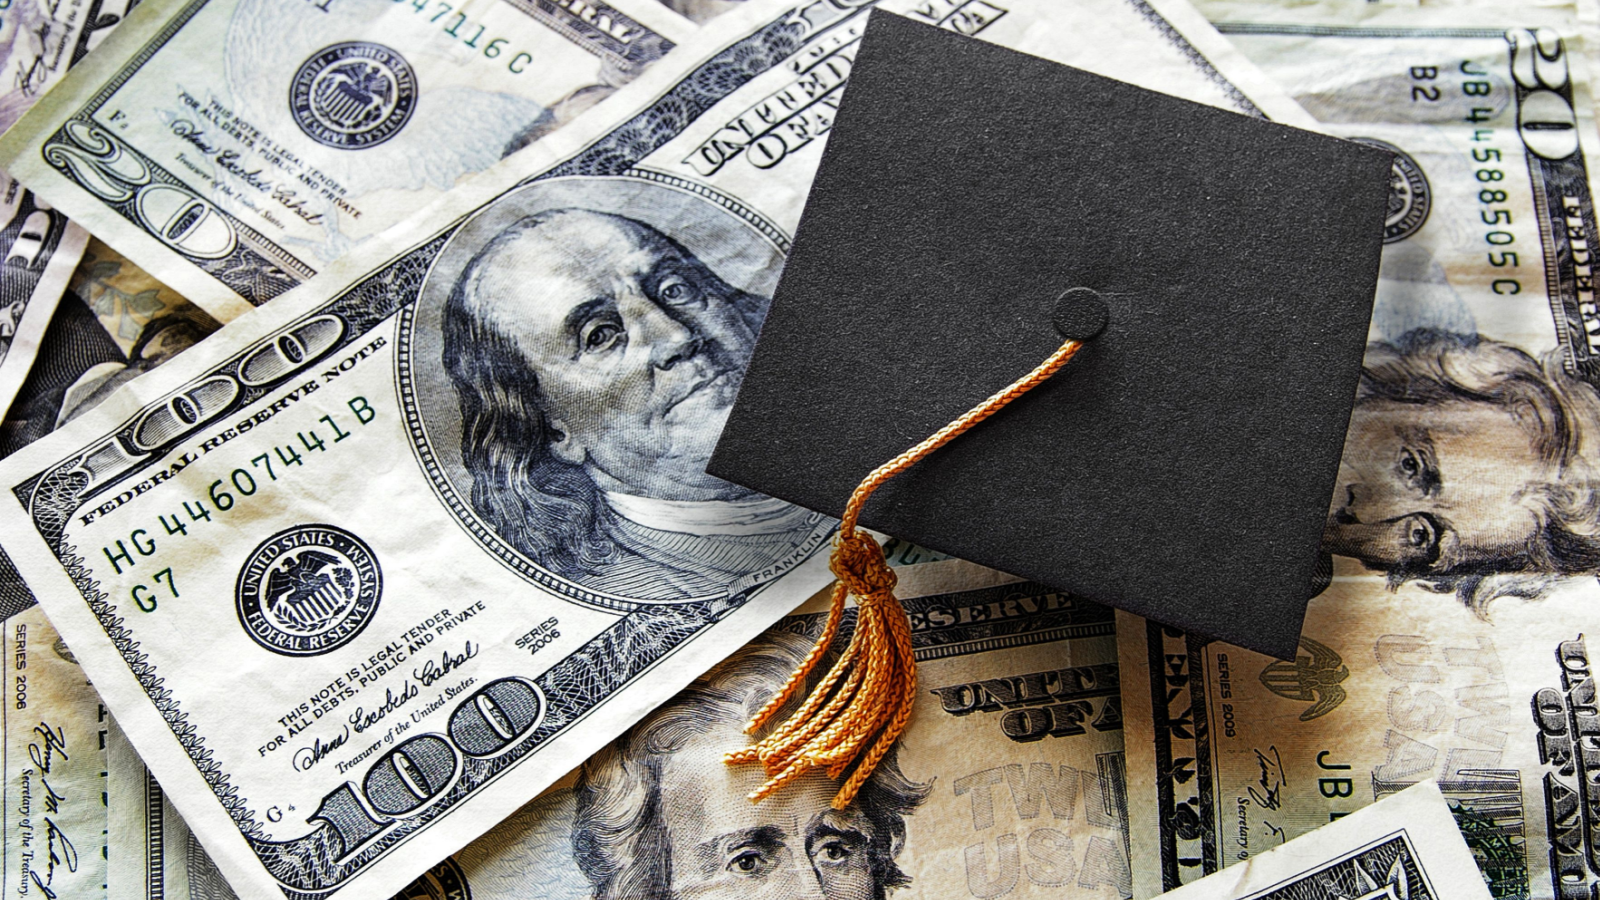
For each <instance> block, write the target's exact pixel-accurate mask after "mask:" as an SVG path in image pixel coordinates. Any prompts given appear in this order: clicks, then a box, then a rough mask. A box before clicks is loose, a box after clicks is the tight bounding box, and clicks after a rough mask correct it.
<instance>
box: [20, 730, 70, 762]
mask: <svg viewBox="0 0 1600 900" xmlns="http://www.w3.org/2000/svg"><path fill="white" fill-rule="evenodd" d="M33 733H34V734H37V735H38V736H39V737H40V739H41V740H40V742H37V743H30V744H29V745H28V758H29V759H31V760H33V764H34V765H35V766H38V767H39V771H41V772H44V773H46V774H48V773H49V772H50V766H51V764H52V763H53V762H54V761H55V757H56V755H57V754H60V756H61V758H62V759H71V758H72V757H70V756H68V755H67V735H66V733H65V732H64V731H62V730H61V729H60V728H52V727H50V723H49V722H45V721H43V720H40V722H39V724H38V725H35V726H34V727H33Z"/></svg>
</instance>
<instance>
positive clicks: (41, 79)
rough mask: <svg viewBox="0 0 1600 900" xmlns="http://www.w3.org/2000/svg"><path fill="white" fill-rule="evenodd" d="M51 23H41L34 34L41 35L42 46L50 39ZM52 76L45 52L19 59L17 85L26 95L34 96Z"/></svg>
mask: <svg viewBox="0 0 1600 900" xmlns="http://www.w3.org/2000/svg"><path fill="white" fill-rule="evenodd" d="M50 25H51V23H49V22H45V23H44V24H42V25H40V26H39V28H38V30H36V31H35V32H34V34H36V35H38V37H39V44H40V45H41V46H42V45H44V44H45V42H46V41H48V40H49V39H50ZM49 77H50V67H49V66H48V65H46V64H45V61H44V54H43V53H35V54H34V55H33V58H32V59H30V60H26V61H24V60H20V59H19V60H17V78H16V81H15V85H16V88H17V90H19V91H21V92H22V95H23V96H24V97H32V96H34V95H35V94H37V93H38V92H39V90H40V89H41V88H43V87H44V83H45V80H46V79H48V78H49Z"/></svg>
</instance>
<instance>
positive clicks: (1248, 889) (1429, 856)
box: [1171, 783, 1489, 900]
mask: <svg viewBox="0 0 1600 900" xmlns="http://www.w3.org/2000/svg"><path fill="white" fill-rule="evenodd" d="M1171 896H1172V898H1173V900H1291V898H1292V900H1310V898H1326V900H1334V898H1346V897H1392V898H1398V897H1407V898H1412V900H1428V898H1435V897H1452V898H1456V897H1459V898H1462V900H1487V898H1488V897H1489V892H1488V891H1487V890H1486V889H1485V888H1484V885H1483V882H1482V881H1481V880H1480V879H1479V878H1478V877H1477V875H1476V874H1475V872H1474V866H1473V864H1472V853H1471V851H1469V850H1468V849H1467V845H1466V843H1464V842H1463V841H1462V840H1461V834H1460V832H1459V831H1457V830H1456V825H1455V822H1454V820H1453V819H1451V817H1450V807H1449V806H1448V805H1447V804H1446V803H1445V799H1444V797H1443V796H1442V795H1441V794H1440V793H1439V790H1438V788H1436V787H1434V786H1433V785H1432V784H1431V783H1424V784H1419V785H1416V786H1414V787H1411V788H1407V789H1406V790H1404V791H1402V792H1400V793H1398V794H1395V795H1394V796H1393V797H1390V798H1388V799H1386V800H1382V801H1380V802H1378V803H1375V804H1373V805H1372V806H1369V807H1367V808H1366V809H1363V810H1361V811H1359V812H1356V813H1352V814H1351V815H1350V816H1348V817H1346V818H1343V819H1340V820H1339V821H1337V822H1333V823H1330V824H1328V825H1324V826H1323V827H1322V828H1320V829H1318V830H1317V831H1315V832H1313V833H1311V834H1308V835H1306V836H1305V837H1302V838H1300V839H1298V840H1295V841H1291V842H1289V843H1288V844H1285V845H1283V846H1281V847H1277V848H1275V849H1272V850H1269V851H1267V852H1266V853H1263V854H1262V855H1260V856H1257V857H1255V858H1253V859H1252V860H1251V862H1250V865H1248V866H1236V867H1234V868H1230V869H1224V870H1223V871H1221V872H1219V873H1217V874H1215V875H1212V876H1210V877H1208V878H1205V879H1203V880H1201V881H1198V882H1195V883H1194V884H1189V885H1185V886H1184V887H1181V888H1179V889H1177V890H1176V891H1173V892H1172V894H1171Z"/></svg>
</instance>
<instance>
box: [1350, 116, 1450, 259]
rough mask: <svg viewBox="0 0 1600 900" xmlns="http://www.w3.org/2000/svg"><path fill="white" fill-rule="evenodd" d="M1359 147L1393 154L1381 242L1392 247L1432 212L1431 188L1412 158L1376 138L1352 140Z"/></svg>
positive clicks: (1407, 235) (1406, 236)
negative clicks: (1362, 146) (1374, 148)
mask: <svg viewBox="0 0 1600 900" xmlns="http://www.w3.org/2000/svg"><path fill="white" fill-rule="evenodd" d="M1351 140H1353V141H1355V142H1356V143H1358V144H1366V145H1367V146H1369V147H1377V148H1379V149H1381V150H1387V151H1389V152H1390V153H1393V154H1394V168H1392V169H1391V170H1390V171H1389V209H1388V212H1386V213H1385V214H1384V217H1383V242H1384V243H1385V244H1393V243H1395V242H1396V241H1403V240H1405V239H1406V238H1408V237H1411V236H1412V235H1413V234H1416V233H1417V231H1418V229H1420V228H1422V226H1423V223H1425V222H1427V221H1428V212H1429V211H1430V210H1431V209H1432V208H1433V188H1431V187H1429V185H1428V177H1427V176H1426V175H1424V174H1422V167H1421V166H1419V165H1417V161H1416V160H1415V159H1412V158H1411V154H1409V153H1407V152H1405V151H1404V150H1401V149H1400V148H1399V147H1396V146H1395V145H1393V144H1391V143H1389V142H1387V141H1380V140H1378V139H1377V138H1351Z"/></svg>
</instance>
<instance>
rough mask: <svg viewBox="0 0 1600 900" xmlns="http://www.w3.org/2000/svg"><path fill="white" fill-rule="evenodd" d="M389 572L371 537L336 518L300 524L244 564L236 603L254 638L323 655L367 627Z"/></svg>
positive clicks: (274, 647)
mask: <svg viewBox="0 0 1600 900" xmlns="http://www.w3.org/2000/svg"><path fill="white" fill-rule="evenodd" d="M382 592H383V572H382V571H381V570H380V569H379V568H378V559H377V557H375V556H373V555H372V548H371V547H368V546H367V544H366V542H365V541H363V540H361V539H360V538H358V537H356V536H355V535H353V534H351V533H350V532H348V531H345V530H344V529H343V528H335V527H334V526H332V525H296V526H295V527H293V528H286V529H284V530H283V531H280V532H278V533H277V534H275V535H273V536H272V537H270V538H267V539H266V540H265V541H263V542H262V543H261V545H260V546H259V547H257V548H256V549H255V550H254V551H253V552H252V553H251V554H250V557H249V558H248V559H246V560H245V564H244V568H243V569H241V570H240V571H239V584H238V587H237V588H236V589H235V608H236V609H237V611H238V613H239V624H241V625H243V626H244V630H245V631H246V632H247V633H248V634H249V635H250V637H251V638H253V639H254V640H255V642H256V643H258V644H260V645H261V646H263V647H265V648H267V649H268V650H271V651H272V652H273V653H280V654H283V655H284V656H318V655H321V654H323V653H327V652H329V651H331V650H334V649H337V648H338V647H341V646H343V645H345V644H347V643H349V642H350V641H351V639H353V638H354V637H355V636H356V635H358V634H360V633H361V630H362V629H363V628H366V627H367V622H368V621H370V620H371V619H372V614H373V613H374V612H376V611H377V609H378V597H379V595H380V594H381V593H382Z"/></svg>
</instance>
